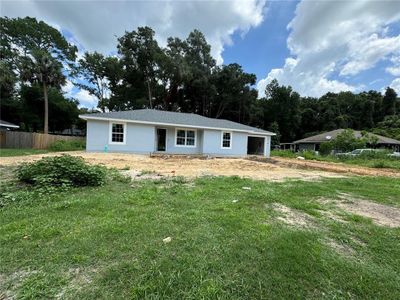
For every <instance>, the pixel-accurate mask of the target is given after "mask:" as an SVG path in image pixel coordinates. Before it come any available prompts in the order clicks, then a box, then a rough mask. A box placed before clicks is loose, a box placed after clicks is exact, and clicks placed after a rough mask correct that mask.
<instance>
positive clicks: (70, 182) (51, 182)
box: [16, 155, 106, 186]
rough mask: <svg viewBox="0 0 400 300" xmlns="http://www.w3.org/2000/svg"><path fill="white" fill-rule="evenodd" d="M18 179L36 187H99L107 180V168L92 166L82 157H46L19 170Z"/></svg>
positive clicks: (22, 166)
mask: <svg viewBox="0 0 400 300" xmlns="http://www.w3.org/2000/svg"><path fill="white" fill-rule="evenodd" d="M16 174H17V178H18V179H19V180H20V181H22V182H25V183H29V184H33V185H36V186H98V185H102V184H103V183H104V182H105V179H106V168H105V167H102V166H91V165H88V164H87V163H85V161H84V160H83V158H82V157H73V156H70V155H61V156H54V157H45V158H42V159H41V160H39V161H36V162H33V163H28V164H23V165H21V166H19V167H18V168H17V171H16Z"/></svg>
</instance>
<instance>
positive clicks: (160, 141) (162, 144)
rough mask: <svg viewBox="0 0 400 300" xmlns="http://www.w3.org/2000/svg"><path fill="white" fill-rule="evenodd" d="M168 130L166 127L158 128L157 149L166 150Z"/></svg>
mask: <svg viewBox="0 0 400 300" xmlns="http://www.w3.org/2000/svg"><path fill="white" fill-rule="evenodd" d="M166 138H167V130H166V129H164V128H157V151H165V150H166Z"/></svg>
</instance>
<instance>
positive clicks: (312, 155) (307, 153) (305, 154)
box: [301, 150, 317, 159]
mask: <svg viewBox="0 0 400 300" xmlns="http://www.w3.org/2000/svg"><path fill="white" fill-rule="evenodd" d="M301 156H303V157H304V158H305V159H315V158H316V157H317V155H316V154H315V152H314V151H311V150H306V151H303V152H302V153H301Z"/></svg>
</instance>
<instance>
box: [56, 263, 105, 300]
mask: <svg viewBox="0 0 400 300" xmlns="http://www.w3.org/2000/svg"><path fill="white" fill-rule="evenodd" d="M97 272H98V270H97V268H86V269H84V268H71V269H69V270H68V272H67V274H66V276H67V277H68V279H69V283H68V285H66V286H65V287H64V288H63V289H62V290H61V291H60V292H59V293H58V294H57V295H56V296H55V299H65V295H66V294H69V293H71V292H76V291H79V290H81V289H84V288H85V287H86V286H88V285H90V284H91V283H92V280H93V279H92V278H93V276H94V275H96V274H97Z"/></svg>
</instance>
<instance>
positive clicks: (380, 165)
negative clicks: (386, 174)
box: [372, 160, 387, 168]
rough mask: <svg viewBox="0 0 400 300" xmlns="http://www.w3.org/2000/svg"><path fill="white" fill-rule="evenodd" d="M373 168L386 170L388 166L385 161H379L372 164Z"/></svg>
mask: <svg viewBox="0 0 400 300" xmlns="http://www.w3.org/2000/svg"><path fill="white" fill-rule="evenodd" d="M372 167H373V168H386V167H387V165H386V163H385V161H383V160H378V161H374V162H373V163H372Z"/></svg>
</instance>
